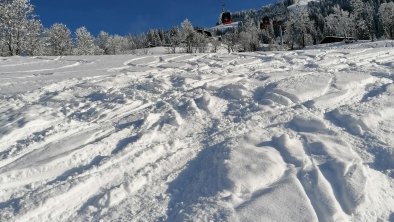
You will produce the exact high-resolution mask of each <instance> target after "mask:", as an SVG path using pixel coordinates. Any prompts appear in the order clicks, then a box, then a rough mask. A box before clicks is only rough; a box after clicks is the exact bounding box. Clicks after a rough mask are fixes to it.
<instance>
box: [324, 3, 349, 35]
mask: <svg viewBox="0 0 394 222" xmlns="http://www.w3.org/2000/svg"><path fill="white" fill-rule="evenodd" d="M325 28H326V33H327V34H328V35H339V36H344V37H352V36H354V33H355V22H354V17H353V16H352V15H351V14H350V13H349V12H347V11H344V10H343V9H342V8H341V7H340V6H339V5H336V6H335V7H334V13H332V14H330V15H329V16H327V17H326V27H325Z"/></svg>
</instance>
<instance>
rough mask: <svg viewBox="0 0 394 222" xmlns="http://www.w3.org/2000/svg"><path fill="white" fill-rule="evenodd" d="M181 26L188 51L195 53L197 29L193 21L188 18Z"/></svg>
mask: <svg viewBox="0 0 394 222" xmlns="http://www.w3.org/2000/svg"><path fill="white" fill-rule="evenodd" d="M181 27H182V36H183V42H184V44H185V49H186V53H193V44H194V41H195V36H196V31H195V30H194V28H193V25H192V23H191V22H190V21H189V20H188V19H185V20H184V21H183V22H182V24H181Z"/></svg>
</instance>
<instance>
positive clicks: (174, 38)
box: [168, 27, 182, 53]
mask: <svg viewBox="0 0 394 222" xmlns="http://www.w3.org/2000/svg"><path fill="white" fill-rule="evenodd" d="M168 41H169V50H170V52H171V53H176V48H177V47H179V46H180V45H181V43H182V33H181V31H180V30H179V29H178V27H173V28H172V29H171V30H170V31H169V32H168Z"/></svg>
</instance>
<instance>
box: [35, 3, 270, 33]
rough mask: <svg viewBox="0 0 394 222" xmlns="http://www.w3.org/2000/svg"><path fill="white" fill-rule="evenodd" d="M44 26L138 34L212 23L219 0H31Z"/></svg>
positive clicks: (247, 5)
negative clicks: (186, 23)
mask: <svg viewBox="0 0 394 222" xmlns="http://www.w3.org/2000/svg"><path fill="white" fill-rule="evenodd" d="M272 2H275V0H227V1H226V8H227V9H228V10H230V11H238V10H242V9H251V8H253V9H258V8H260V7H261V6H263V5H266V4H269V3H272ZM31 3H32V4H33V5H35V7H36V14H38V15H39V16H40V19H41V20H42V22H43V24H44V26H45V27H49V26H50V25H52V24H53V23H55V22H60V23H63V24H66V25H67V26H68V27H69V28H70V29H71V30H72V31H74V30H75V29H76V28H78V27H80V26H86V27H87V28H88V30H89V31H91V32H92V33H93V34H97V33H98V32H99V31H100V30H104V31H107V32H109V33H111V34H121V35H124V34H127V33H133V34H138V33H141V32H145V31H147V30H149V28H165V29H167V28H170V27H172V26H174V25H179V24H180V23H181V22H182V21H183V20H184V19H185V18H188V19H189V20H190V21H191V22H192V24H193V25H195V26H204V27H209V26H212V25H215V23H216V22H217V20H218V17H219V13H220V11H221V1H220V0H194V1H190V0H189V1H188V0H47V1H43V0H31Z"/></svg>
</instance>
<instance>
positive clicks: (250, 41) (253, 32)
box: [240, 18, 259, 51]
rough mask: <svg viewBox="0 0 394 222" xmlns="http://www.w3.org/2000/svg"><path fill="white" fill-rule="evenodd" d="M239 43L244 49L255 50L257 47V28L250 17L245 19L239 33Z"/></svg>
mask: <svg viewBox="0 0 394 222" xmlns="http://www.w3.org/2000/svg"><path fill="white" fill-rule="evenodd" d="M240 43H241V45H242V47H243V48H244V50H245V51H256V50H257V49H258V48H259V28H258V27H257V25H256V23H255V22H254V21H253V20H252V19H251V18H247V20H246V21H245V24H244V29H243V30H242V31H241V33H240Z"/></svg>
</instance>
